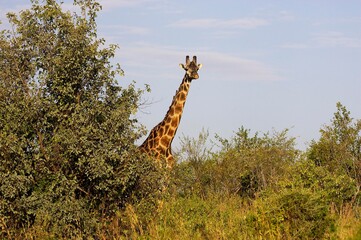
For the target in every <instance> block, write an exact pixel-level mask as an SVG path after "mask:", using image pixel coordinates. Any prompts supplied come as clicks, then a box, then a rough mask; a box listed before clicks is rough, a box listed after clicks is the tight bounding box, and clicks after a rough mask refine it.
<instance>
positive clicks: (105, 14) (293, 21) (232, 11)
mask: <svg viewBox="0 0 361 240" xmlns="http://www.w3.org/2000/svg"><path fill="white" fill-rule="evenodd" d="M64 2H65V6H64V7H65V8H67V9H71V10H72V9H73V8H72V7H71V2H72V1H69V0H66V1H64ZM99 2H100V3H101V4H102V5H103V10H102V12H101V13H100V14H99V18H98V31H99V35H100V36H101V37H104V38H105V39H106V40H107V43H116V44H118V45H119V47H120V48H119V50H118V51H117V56H116V61H118V62H119V63H120V64H121V66H122V68H123V70H124V71H125V77H123V78H121V79H120V83H121V84H122V85H127V84H129V83H130V82H131V81H132V80H135V81H136V85H137V86H138V87H140V88H143V86H144V84H149V85H150V87H151V89H152V92H151V93H147V94H145V95H144V99H145V100H147V101H148V103H151V104H149V105H147V106H143V108H142V109H141V111H140V112H139V113H138V114H137V118H138V119H139V121H140V122H141V123H142V124H144V125H145V126H146V127H147V128H148V130H150V129H151V128H152V127H153V126H155V125H156V124H157V123H158V122H160V121H161V120H162V119H163V117H164V114H165V113H166V111H167V110H168V107H169V105H170V103H171V101H172V97H173V95H174V93H175V91H176V90H177V88H178V86H179V84H180V82H181V80H182V77H183V75H184V71H183V70H182V69H180V68H179V66H178V64H179V63H183V62H184V61H185V56H186V55H191V56H192V55H197V56H198V61H199V62H200V63H203V68H202V69H201V70H200V71H199V75H200V78H199V79H198V80H197V81H194V82H192V86H191V89H190V93H189V95H188V99H187V103H186V106H185V111H184V114H183V117H182V121H181V124H180V127H179V129H178V133H177V136H176V139H175V142H174V145H175V147H177V146H178V145H179V137H180V136H181V135H182V134H184V135H187V136H197V135H198V133H199V132H200V131H201V130H202V128H204V129H208V130H209V131H210V134H211V136H213V135H214V133H217V134H218V135H220V136H223V137H226V138H228V137H230V136H232V135H233V133H234V131H237V129H238V128H240V127H241V126H244V127H245V128H249V129H251V130H252V132H255V131H261V132H267V131H271V132H272V131H273V129H274V130H276V131H281V130H283V129H285V128H290V129H291V130H290V135H291V136H293V137H297V143H298V146H299V147H300V148H302V149H304V148H305V146H307V142H309V141H310V140H312V139H317V138H318V137H319V129H320V128H321V127H322V126H323V124H329V122H330V119H331V118H332V117H333V113H334V112H335V111H336V102H338V101H340V102H341V103H342V104H344V105H345V106H346V107H347V108H348V110H350V111H351V116H352V117H354V118H356V119H361V106H360V105H361V1H360V0H358V1H356V0H347V1H341V0H339V1H332V0H329V1H322V0H314V1H306V0H303V1H301V0H299V1H294V0H290V1H281V0H277V1H276V0H268V1H266V0H257V1H241V0H234V1H231V0H222V1H210V0H208V1H203V0H198V1H196V0H193V1H190V0H182V1H170V0H120V1H119V0H118V1H114V0H113V1H111V0H101V1H99ZM0 6H1V8H0V20H2V22H3V27H4V26H5V27H6V26H7V24H6V23H5V22H6V20H5V13H6V12H8V11H15V12H16V11H19V10H20V9H23V8H24V7H27V6H29V1H25V0H12V1H9V0H7V1H5V0H0Z"/></svg>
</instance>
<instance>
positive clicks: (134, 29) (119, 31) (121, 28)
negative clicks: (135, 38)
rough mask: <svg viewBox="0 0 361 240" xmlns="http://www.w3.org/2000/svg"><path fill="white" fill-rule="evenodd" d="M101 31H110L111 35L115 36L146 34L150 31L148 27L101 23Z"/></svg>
mask: <svg viewBox="0 0 361 240" xmlns="http://www.w3.org/2000/svg"><path fill="white" fill-rule="evenodd" d="M101 29H102V31H111V36H112V37H116V36H120V35H129V34H131V35H146V34H148V33H149V32H150V30H149V29H148V28H144V27H138V26H127V25H103V26H101Z"/></svg>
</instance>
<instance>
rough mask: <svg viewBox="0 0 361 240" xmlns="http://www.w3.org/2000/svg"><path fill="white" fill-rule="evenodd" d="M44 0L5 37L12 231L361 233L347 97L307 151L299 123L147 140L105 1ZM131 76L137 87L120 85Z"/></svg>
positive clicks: (36, 235)
mask: <svg viewBox="0 0 361 240" xmlns="http://www.w3.org/2000/svg"><path fill="white" fill-rule="evenodd" d="M75 4H76V5H77V6H78V7H80V9H81V13H80V14H76V13H73V14H71V13H69V12H64V11H62V10H61V5H59V4H58V3H57V2H56V1H55V0H47V1H44V2H43V3H39V1H36V0H33V1H32V7H31V9H29V10H23V11H22V12H21V13H20V14H19V15H15V14H9V15H8V17H9V21H10V24H11V26H12V30H4V31H1V34H0V230H1V235H0V238H1V239H3V238H4V239H7V238H9V239H13V238H15V239H61V238H64V239H69V238H70V239H82V238H83V239H92V238H94V239H138V238H141V239H352V237H353V238H354V239H360V237H361V222H360V194H359V190H360V184H361V170H360V169H361V132H360V131H361V120H354V119H352V118H351V114H350V112H349V111H348V110H347V109H346V107H345V106H343V105H341V103H337V110H336V113H335V114H334V117H333V119H332V120H331V123H330V124H329V125H325V126H323V127H322V129H321V131H320V133H321V137H320V139H318V140H314V141H312V142H311V144H310V146H309V148H308V149H307V150H306V151H300V150H298V149H297V148H296V144H295V138H293V137H289V136H288V131H287V130H284V131H281V132H273V133H265V134H262V133H259V132H256V133H254V134H251V133H252V132H251V130H249V129H246V128H244V127H241V128H240V129H239V130H238V131H237V132H235V134H234V136H233V137H232V138H230V139H224V138H221V137H219V136H216V140H215V141H216V144H217V147H216V148H215V149H216V150H213V149H212V148H209V146H210V145H209V142H208V137H209V136H208V133H207V132H205V131H203V132H201V133H200V135H199V137H198V138H190V137H183V138H182V141H181V148H180V150H179V152H178V154H177V156H178V160H179V161H178V164H177V165H176V166H175V167H174V169H173V171H171V172H169V170H164V169H162V167H161V166H159V165H158V164H155V163H154V161H152V160H148V159H147V158H145V157H143V156H142V155H140V154H139V152H138V151H137V148H136V146H135V145H134V142H135V140H136V139H137V138H138V137H139V136H140V135H141V132H142V129H141V127H140V125H139V124H138V123H137V121H136V119H134V118H132V116H133V114H134V113H135V112H136V111H137V108H138V102H139V98H140V96H141V94H142V91H141V90H139V89H136V88H135V87H134V85H132V84H130V85H127V86H125V87H121V86H120V85H119V84H118V81H120V78H119V76H121V75H122V70H121V68H120V67H119V65H116V64H114V66H113V65H112V62H111V60H112V58H113V57H114V53H115V49H116V46H114V45H110V46H109V47H107V46H105V45H104V44H105V43H104V40H103V39H98V38H97V34H96V22H95V20H96V14H97V12H98V11H99V10H100V6H99V5H98V4H97V3H96V2H95V1H93V0H76V1H75ZM122 85H126V84H122Z"/></svg>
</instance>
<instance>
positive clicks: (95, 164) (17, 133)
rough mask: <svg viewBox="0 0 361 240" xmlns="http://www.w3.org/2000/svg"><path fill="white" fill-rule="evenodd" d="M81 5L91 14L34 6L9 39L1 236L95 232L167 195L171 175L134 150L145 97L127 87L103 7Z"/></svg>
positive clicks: (16, 21)
mask: <svg viewBox="0 0 361 240" xmlns="http://www.w3.org/2000/svg"><path fill="white" fill-rule="evenodd" d="M74 3H75V4H76V5H77V6H79V7H80V8H81V10H82V14H81V15H77V14H76V13H74V14H71V13H70V12H63V11H62V9H61V5H59V4H58V3H57V2H56V1H55V0H47V1H46V2H45V3H44V4H41V3H39V1H36V0H34V1H32V7H31V9H28V10H23V11H21V12H20V14H19V15H18V16H17V15H16V14H13V13H9V14H8V18H9V21H10V23H11V25H12V30H3V31H2V32H1V34H0V219H1V226H2V227H1V229H7V230H3V232H2V235H1V236H2V237H1V238H3V237H6V236H7V237H11V234H13V233H12V232H11V231H16V230H17V229H21V228H27V227H29V226H32V225H35V226H42V228H43V229H44V230H46V231H48V232H52V233H53V234H54V236H59V237H66V238H72V237H75V236H79V235H80V236H81V235H92V234H95V231H96V229H97V228H98V225H99V224H100V223H99V219H100V218H99V217H100V216H103V217H104V216H111V215H113V214H114V212H115V211H116V210H118V209H119V208H122V207H123V206H125V204H126V203H128V202H132V201H135V200H136V199H141V198H143V197H146V196H153V195H154V194H156V193H157V192H159V186H158V185H159V184H158V181H161V174H160V171H161V170H159V168H158V167H157V166H155V164H154V163H153V161H149V160H147V159H145V158H143V157H141V156H140V155H139V154H138V152H137V148H136V146H135V145H134V141H135V140H136V139H137V138H138V137H139V136H140V134H141V128H140V127H139V125H138V124H137V121H136V120H135V119H132V118H131V116H132V114H134V113H135V112H136V110H137V107H138V106H137V105H138V101H139V97H140V95H141V93H142V91H141V90H137V89H136V88H135V87H134V85H129V86H127V87H121V86H119V85H118V84H117V78H118V76H121V75H122V73H123V72H122V69H121V68H120V67H119V65H116V66H113V65H112V63H111V59H112V58H113V57H114V53H115V50H116V46H115V45H110V46H109V47H105V46H104V40H103V39H98V38H97V34H96V23H95V19H96V15H97V12H98V11H99V10H100V8H101V7H100V5H99V4H98V3H96V2H95V1H93V0H85V1H75V2H74ZM145 173H149V174H145ZM9 229H10V230H11V231H10V230H9Z"/></svg>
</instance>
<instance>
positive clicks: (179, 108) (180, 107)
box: [175, 104, 183, 113]
mask: <svg viewBox="0 0 361 240" xmlns="http://www.w3.org/2000/svg"><path fill="white" fill-rule="evenodd" d="M182 109H183V107H182V105H181V104H178V105H177V106H176V107H175V111H176V112H177V113H179V112H181V111H182Z"/></svg>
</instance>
